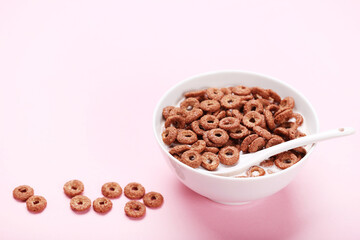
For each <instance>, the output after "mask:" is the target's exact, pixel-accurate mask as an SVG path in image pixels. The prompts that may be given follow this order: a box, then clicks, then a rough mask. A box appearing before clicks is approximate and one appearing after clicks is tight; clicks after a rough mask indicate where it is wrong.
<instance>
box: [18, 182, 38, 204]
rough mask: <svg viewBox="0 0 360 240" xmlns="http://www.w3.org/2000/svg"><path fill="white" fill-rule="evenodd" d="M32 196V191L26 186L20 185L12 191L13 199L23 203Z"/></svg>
mask: <svg viewBox="0 0 360 240" xmlns="http://www.w3.org/2000/svg"><path fill="white" fill-rule="evenodd" d="M33 195H34V189H33V188H32V187H30V186H28V185H21V186H18V187H16V188H15V189H14V190H13V197H14V198H15V199H16V200H19V201H23V202H25V201H26V200H27V199H28V198H29V197H31V196H33Z"/></svg>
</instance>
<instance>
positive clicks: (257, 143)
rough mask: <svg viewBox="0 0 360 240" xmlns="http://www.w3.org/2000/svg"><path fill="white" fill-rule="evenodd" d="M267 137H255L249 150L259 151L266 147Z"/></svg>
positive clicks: (250, 151) (251, 151)
mask: <svg viewBox="0 0 360 240" xmlns="http://www.w3.org/2000/svg"><path fill="white" fill-rule="evenodd" d="M265 144H266V142H265V139H264V138H263V137H258V138H256V139H254V141H252V142H251V143H250V145H249V148H248V152H249V153H253V152H257V151H259V150H261V149H263V148H264V147H265Z"/></svg>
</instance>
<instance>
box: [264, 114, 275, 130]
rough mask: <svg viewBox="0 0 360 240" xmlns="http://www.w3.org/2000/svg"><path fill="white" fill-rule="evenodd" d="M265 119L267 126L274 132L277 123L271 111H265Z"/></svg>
mask: <svg viewBox="0 0 360 240" xmlns="http://www.w3.org/2000/svg"><path fill="white" fill-rule="evenodd" d="M264 117H265V122H266V126H267V127H268V128H269V129H270V130H271V131H273V130H274V129H275V128H276V124H275V121H274V116H273V114H272V113H271V112H270V111H269V110H267V109H265V110H264Z"/></svg>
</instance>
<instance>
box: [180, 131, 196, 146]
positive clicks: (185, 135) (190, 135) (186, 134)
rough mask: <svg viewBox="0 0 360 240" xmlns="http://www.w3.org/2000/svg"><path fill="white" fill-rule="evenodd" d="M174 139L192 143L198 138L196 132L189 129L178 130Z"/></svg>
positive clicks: (183, 142)
mask: <svg viewBox="0 0 360 240" xmlns="http://www.w3.org/2000/svg"><path fill="white" fill-rule="evenodd" d="M176 140H177V141H178V142H179V143H182V144H193V143H194V142H196V141H197V140H198V138H197V135H196V133H194V132H193V131H191V130H179V132H178V134H177V136H176Z"/></svg>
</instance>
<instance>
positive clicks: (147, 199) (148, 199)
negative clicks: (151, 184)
mask: <svg viewBox="0 0 360 240" xmlns="http://www.w3.org/2000/svg"><path fill="white" fill-rule="evenodd" d="M143 201H144V204H145V205H146V206H147V207H150V208H158V207H160V206H161V205H162V204H163V202H164V197H163V196H162V195H161V194H160V193H158V192H148V193H147V194H145V196H144V198H143Z"/></svg>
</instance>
